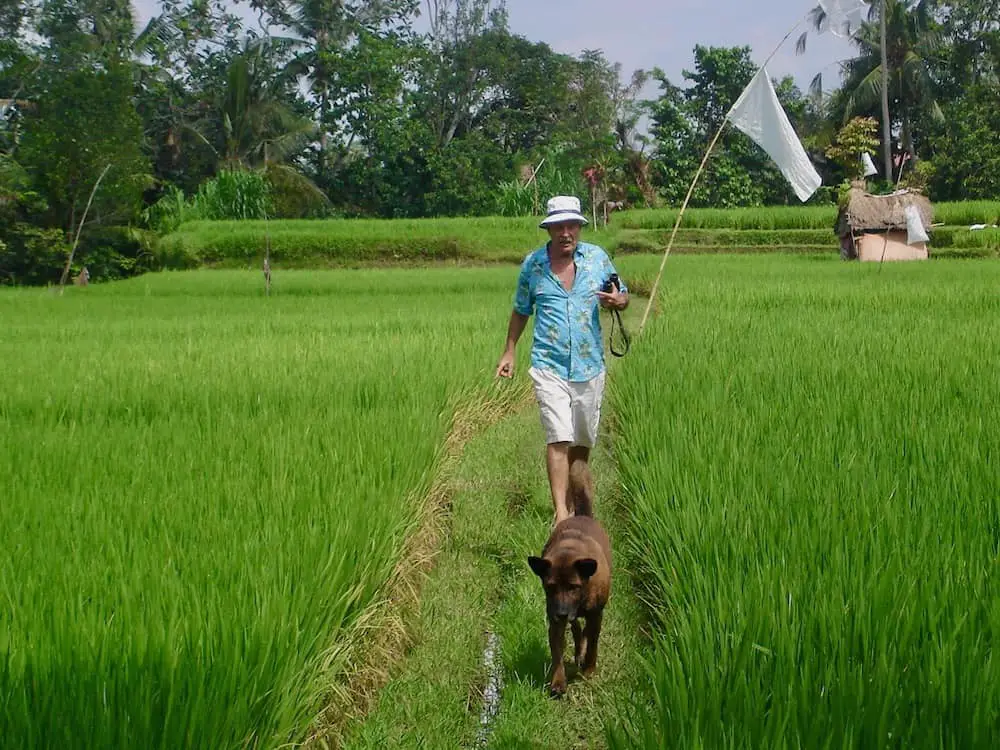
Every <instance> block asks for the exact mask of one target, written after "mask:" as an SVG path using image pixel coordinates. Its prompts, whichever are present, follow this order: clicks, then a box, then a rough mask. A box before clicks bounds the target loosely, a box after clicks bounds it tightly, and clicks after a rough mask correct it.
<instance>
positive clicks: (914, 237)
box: [903, 203, 930, 245]
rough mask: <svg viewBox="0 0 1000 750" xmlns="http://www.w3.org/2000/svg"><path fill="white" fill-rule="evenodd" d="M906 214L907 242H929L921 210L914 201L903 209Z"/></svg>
mask: <svg viewBox="0 0 1000 750" xmlns="http://www.w3.org/2000/svg"><path fill="white" fill-rule="evenodd" d="M903 214H904V215H905V216H906V244H907V245H913V244H915V243H917V242H927V241H929V240H930V237H928V236H927V230H926V229H924V222H923V221H922V220H921V219H920V212H919V211H918V210H917V207H916V206H914V205H913V204H912V203H910V204H909V205H907V206H906V208H904V209H903Z"/></svg>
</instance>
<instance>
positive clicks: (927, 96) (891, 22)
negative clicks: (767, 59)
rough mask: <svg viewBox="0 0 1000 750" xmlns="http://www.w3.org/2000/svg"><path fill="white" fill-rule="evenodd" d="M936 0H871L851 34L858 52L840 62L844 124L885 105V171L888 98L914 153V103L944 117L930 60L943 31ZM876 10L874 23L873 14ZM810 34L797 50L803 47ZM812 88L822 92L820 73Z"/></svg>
mask: <svg viewBox="0 0 1000 750" xmlns="http://www.w3.org/2000/svg"><path fill="white" fill-rule="evenodd" d="M933 4H934V3H933V0H917V2H915V3H914V2H912V0H877V2H876V1H875V0H873V2H872V3H871V7H870V11H869V16H868V22H866V23H863V24H862V25H861V27H860V28H859V29H858V31H857V33H856V34H853V35H852V39H853V41H854V43H855V44H856V45H857V47H858V51H859V54H858V55H857V56H856V57H854V58H851V59H849V60H846V61H844V62H843V63H842V64H841V70H842V74H843V79H844V84H843V91H844V92H845V93H846V96H844V97H843V99H842V101H841V104H840V109H841V110H842V116H843V121H844V122H845V123H846V122H847V121H848V120H849V119H850V118H851V117H852V116H854V115H856V114H858V113H859V112H860V111H863V110H869V111H871V110H874V109H875V107H876V106H877V104H878V103H880V104H881V110H882V112H881V114H882V117H881V120H882V152H883V162H884V164H885V175H886V177H887V178H888V177H891V175H892V136H891V133H892V118H891V113H890V101H891V100H893V101H895V103H896V106H897V108H898V111H899V115H898V116H899V120H900V122H901V125H902V140H903V147H904V149H906V150H907V152H909V153H910V154H911V155H912V153H913V143H912V128H911V119H912V114H913V112H914V109H915V107H919V106H924V107H926V108H927V110H928V111H929V112H930V114H931V116H932V117H933V118H935V119H940V118H941V117H942V114H941V109H940V107H939V106H938V104H937V101H936V99H935V96H934V84H933V80H932V77H931V74H930V60H931V58H932V56H933V55H934V53H935V52H936V50H937V49H939V47H940V45H941V36H940V34H939V33H938V31H937V29H936V28H935V25H934V20H933V18H932V15H931V11H932V6H933ZM876 10H877V12H878V25H877V27H876V24H875V21H874V18H873V16H874V14H875V13H876ZM810 21H811V24H812V26H813V28H814V29H815V30H817V31H819V30H821V29H822V28H824V26H825V24H826V21H827V19H826V14H825V11H824V10H823V8H822V7H821V6H817V7H816V8H814V9H813V10H812V11H811V13H810ZM805 42H806V34H803V35H802V37H800V38H799V41H798V44H797V45H796V49H797V51H798V52H799V53H801V52H802V51H804V49H805ZM811 89H812V90H813V92H814V93H819V92H820V91H821V89H822V78H821V76H817V77H816V78H814V79H813V82H812V85H811Z"/></svg>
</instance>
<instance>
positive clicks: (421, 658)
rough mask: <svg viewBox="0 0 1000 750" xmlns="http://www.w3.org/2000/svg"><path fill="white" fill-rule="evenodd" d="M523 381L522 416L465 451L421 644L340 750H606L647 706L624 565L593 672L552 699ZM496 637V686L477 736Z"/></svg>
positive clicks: (604, 455) (420, 627)
mask: <svg viewBox="0 0 1000 750" xmlns="http://www.w3.org/2000/svg"><path fill="white" fill-rule="evenodd" d="M636 308H637V309H639V310H641V306H636ZM633 325H634V324H633ZM612 377H613V374H612ZM517 378H518V380H516V381H515V384H513V385H509V386H508V387H515V388H516V387H520V388H523V389H525V395H526V397H527V400H526V406H525V408H523V409H522V410H520V411H519V412H518V413H516V414H515V415H513V416H511V417H509V418H507V419H505V420H504V421H502V422H500V423H497V424H495V425H493V426H492V427H490V428H488V429H486V430H485V431H483V432H482V433H480V434H479V435H478V436H476V437H475V438H473V439H472V440H471V441H470V442H469V443H468V444H467V446H466V449H465V452H464V454H463V456H462V458H461V461H460V463H459V464H458V467H457V470H456V472H455V475H454V477H453V480H452V492H453V500H452V506H451V514H450V519H449V521H450V534H449V536H448V539H447V541H446V542H445V546H444V548H443V549H442V551H441V553H440V556H439V557H438V561H437V565H436V567H435V570H434V571H433V573H432V574H431V576H430V577H429V579H428V581H427V582H426V584H425V585H424V589H423V592H422V594H421V609H420V612H419V615H418V617H417V620H416V621H415V622H413V623H412V624H411V625H412V628H413V637H414V645H413V647H412V649H411V650H410V652H409V653H408V655H407V658H406V660H405V662H404V663H403V664H401V665H400V668H399V670H398V673H397V676H396V677H395V679H393V680H392V681H391V682H390V683H389V684H388V685H387V686H386V687H385V688H384V689H383V690H382V692H381V694H380V696H379V700H378V704H377V706H376V707H375V709H374V710H373V711H372V713H371V714H370V715H369V716H368V718H367V720H366V721H364V722H363V723H361V724H359V725H355V726H353V727H351V728H349V729H348V731H347V733H346V735H347V736H346V739H345V741H344V743H343V744H344V746H345V747H349V748H357V749H360V748H382V747H406V748H458V747H462V748H505V749H506V748H525V749H527V748H533V749H534V748H538V749H541V748H553V749H554V748H559V749H560V750H564V749H565V748H599V747H604V746H605V743H604V724H605V722H607V721H613V720H614V718H615V717H616V716H618V715H620V713H621V711H622V710H623V709H624V707H625V706H627V705H629V704H632V703H634V702H636V701H638V700H641V698H638V697H637V696H636V695H635V693H636V692H637V691H638V690H639V673H640V669H639V663H638V654H639V644H638V637H639V636H638V632H639V624H638V623H639V619H638V618H639V615H638V606H637V604H636V602H635V600H634V599H633V598H632V597H631V594H630V590H629V581H628V580H627V573H626V571H625V570H624V568H623V565H622V560H621V557H620V556H619V557H616V558H615V560H614V565H615V574H614V575H615V578H614V583H613V588H612V594H611V601H610V603H609V606H608V610H607V612H606V616H605V620H604V628H603V631H602V639H601V653H600V658H599V662H598V674H597V675H596V676H595V677H594V678H593V679H591V680H588V681H583V680H573V681H571V683H570V689H569V692H568V694H567V695H566V697H565V698H563V699H560V700H556V699H552V698H549V697H548V686H547V680H548V670H549V666H550V656H549V649H548V642H547V635H546V632H547V631H546V623H545V603H544V596H543V593H542V589H541V586H540V584H539V583H538V580H537V578H536V577H535V576H534V574H533V573H532V572H531V570H530V569H529V568H528V565H527V557H528V555H530V554H538V553H539V551H540V550H541V548H542V546H543V545H544V543H545V540H546V538H547V535H548V532H549V524H550V521H551V518H552V508H551V500H550V498H549V493H548V482H547V479H546V476H545V465H544V436H543V433H542V429H541V425H540V423H539V420H538V414H537V407H536V406H535V404H534V401H533V398H532V397H531V396H530V392H529V391H528V390H527V382H526V381H527V378H526V374H525V372H524V371H523V368H522V370H521V371H520V372H519V373H518V375H517ZM608 449H609V437H608V436H607V435H606V434H605V435H604V436H602V441H601V443H600V444H599V445H598V448H597V449H596V450H595V455H594V457H593V459H592V465H593V471H594V475H595V480H596V484H597V501H596V515H597V516H598V518H599V519H600V520H601V522H602V523H604V524H605V526H606V527H607V528H608V531H609V534H610V535H611V539H612V545H614V543H615V539H616V537H617V535H618V530H619V528H620V527H619V525H618V524H617V514H616V511H615V503H616V502H617V499H618V498H617V496H616V489H615V488H616V487H617V480H616V475H615V473H614V472H615V469H614V464H613V461H612V460H611V457H610V455H609V453H608ZM490 634H492V635H493V636H495V638H496V639H497V643H498V651H499V653H498V654H497V656H496V664H497V665H498V666H499V677H500V680H501V683H502V684H501V690H500V700H499V704H498V705H497V706H496V713H495V715H494V716H493V717H492V720H491V721H489V722H488V723H489V725H488V726H487V727H483V726H482V722H481V715H482V710H483V705H484V692H485V687H486V685H487V682H488V680H489V675H488V674H487V673H486V669H485V668H484V647H485V646H486V644H487V640H488V638H489V636H490ZM567 637H568V638H570V637H571V636H570V634H569V633H567ZM570 674H571V675H572V674H573V672H570Z"/></svg>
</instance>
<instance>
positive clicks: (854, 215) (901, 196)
mask: <svg viewBox="0 0 1000 750" xmlns="http://www.w3.org/2000/svg"><path fill="white" fill-rule="evenodd" d="M911 204H912V205H914V206H916V207H917V211H918V212H919V213H920V220H921V221H922V222H923V225H924V226H925V227H930V225H931V223H932V222H933V220H934V207H933V206H932V205H931V202H930V201H929V200H928V199H927V197H926V196H925V195H922V194H921V193H918V192H916V191H914V190H899V191H897V192H895V193H892V194H890V195H872V194H871V193H869V192H867V191H866V190H865V189H864V183H863V182H862V183H860V184H859V183H858V182H855V183H854V184H853V185H852V186H851V192H850V197H849V198H848V201H847V206H846V207H844V208H843V209H841V212H840V217H839V220H838V222H837V235H838V236H841V237H842V236H844V235H845V234H848V233H850V232H852V231H853V232H885V231H887V230H891V229H898V230H902V231H904V232H905V231H906V214H905V213H904V211H905V210H906V207H907V206H908V205H911Z"/></svg>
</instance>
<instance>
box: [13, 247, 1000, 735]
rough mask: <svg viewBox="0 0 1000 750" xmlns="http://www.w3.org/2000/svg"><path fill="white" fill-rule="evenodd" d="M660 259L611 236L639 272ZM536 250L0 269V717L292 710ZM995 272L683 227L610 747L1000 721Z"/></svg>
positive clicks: (519, 658) (341, 666) (642, 452)
mask: <svg viewBox="0 0 1000 750" xmlns="http://www.w3.org/2000/svg"><path fill="white" fill-rule="evenodd" d="M585 239H586V237H585ZM658 265H659V258H658V257H656V256H645V257H639V256H623V257H622V258H620V260H619V262H618V266H619V270H620V271H621V272H622V274H623V276H624V277H625V278H626V280H628V281H629V282H630V283H632V284H633V287H634V288H636V289H639V288H648V286H649V284H650V283H651V281H652V277H653V274H655V272H656V269H657V267H658ZM515 279H516V269H514V268H513V267H511V266H507V267H494V268H465V269H444V268H438V269H423V270H408V271H407V270H399V269H396V270H389V269H382V270H375V269H369V270H354V271H349V270H339V271H323V272H319V271H308V272H306V271H280V272H279V273H276V277H275V281H276V286H275V291H274V294H273V296H272V297H271V298H269V299H268V298H264V296H263V294H262V289H261V287H262V283H261V278H260V274H259V273H256V272H254V273H247V272H235V271H199V272H185V273H164V274H156V275H149V276H145V277H141V278H137V279H132V280H130V281H127V282H120V283H116V284H109V285H94V286H91V287H89V288H87V289H69V290H67V292H66V294H65V295H64V296H63V297H58V296H56V295H54V294H52V293H50V292H48V291H44V290H37V289H35V290H0V319H2V320H3V321H4V323H5V327H4V335H3V337H2V338H0V354H2V357H3V361H4V363H5V370H4V371H5V374H6V375H7V378H6V381H5V387H4V388H3V389H0V483H2V484H0V493H2V496H3V502H2V503H0V738H2V739H0V745H2V746H4V747H6V746H10V747H17V748H42V747H65V748H70V747H129V748H133V747H144V748H145V747H149V748H176V747H212V748H223V747H247V746H250V747H261V748H264V747H267V748H276V747H281V746H286V745H288V744H294V743H297V742H299V741H301V740H302V739H304V738H305V737H306V736H307V734H308V733H309V731H310V727H311V726H312V725H313V724H314V722H315V720H316V718H317V716H318V715H319V714H320V712H321V710H322V709H323V707H324V705H325V704H326V702H327V700H328V698H329V697H330V694H331V691H333V690H336V689H337V688H338V686H339V687H340V688H341V689H342V688H343V685H342V680H341V678H342V675H343V673H344V671H345V670H346V669H349V668H350V666H351V664H350V660H351V659H352V658H354V652H353V651H352V650H351V646H352V644H353V645H357V640H358V625H359V622H360V621H361V619H362V618H363V616H364V613H365V612H366V610H367V609H368V608H369V607H370V606H371V605H372V604H373V603H374V602H376V601H378V600H379V598H380V597H381V596H382V595H384V587H385V584H386V582H387V581H388V580H389V579H390V577H391V575H392V571H393V569H394V566H395V565H396V564H397V563H398V561H399V557H400V554H401V551H402V549H403V546H404V544H405V542H406V540H407V539H408V538H409V536H410V535H411V534H412V533H413V530H414V528H415V525H416V524H417V522H418V519H419V515H420V500H421V498H423V497H424V495H425V494H426V491H427V489H428V488H429V486H430V483H431V479H432V477H433V476H434V473H435V471H436V469H437V467H438V466H439V464H440V457H441V446H442V442H443V440H444V438H445V435H446V433H447V431H448V429H449V426H450V419H451V416H452V414H453V413H454V410H455V409H456V407H457V406H458V405H459V404H463V403H468V402H469V401H470V400H473V399H481V398H484V397H495V396H496V394H497V391H496V390H495V386H494V385H493V382H492V375H493V367H494V364H495V360H496V357H497V355H498V353H499V349H500V346H501V345H502V341H503V335H504V330H505V325H506V320H507V316H508V314H509V309H510V301H511V296H512V292H513V284H514V281H515ZM998 283H1000V267H997V266H996V264H995V263H992V262H989V261H982V260H968V261H936V262H931V263H913V264H886V265H884V266H882V267H881V268H880V267H879V266H878V265H876V264H858V263H850V264H848V263H842V262H840V261H839V260H836V258H835V255H834V254H832V253H831V254H830V255H828V256H792V255H758V256H749V257H737V256H713V257H705V256H700V257H696V256H677V257H672V258H670V260H669V262H668V263H667V265H666V271H665V276H664V279H663V282H662V287H661V289H662V295H663V296H662V299H661V300H660V303H661V304H660V310H661V313H660V315H659V317H657V318H655V319H652V321H651V322H650V324H649V327H648V328H647V330H646V331H645V332H644V333H643V335H642V336H641V337H640V338H633V345H632V350H631V352H630V353H629V355H628V356H627V357H626V358H625V359H623V360H618V361H616V363H615V371H614V373H613V377H611V378H610V379H609V401H608V409H607V413H608V415H609V418H608V422H607V424H608V425H609V426H613V428H614V430H615V442H614V450H613V456H614V459H615V461H616V462H617V470H618V472H619V476H620V479H621V484H622V489H621V491H622V493H623V495H624V500H623V501H622V503H621V507H622V508H625V509H627V514H626V516H625V517H624V518H620V519H616V528H624V529H625V531H624V533H622V534H620V535H619V536H618V537H616V539H615V540H614V544H615V549H616V559H617V560H619V561H620V562H619V563H617V565H618V566H619V567H618V570H619V571H621V572H620V574H618V575H619V578H618V579H616V585H617V586H628V585H629V584H630V583H631V584H632V585H633V586H634V587H635V589H636V590H637V592H638V594H639V596H640V597H641V599H642V602H643V605H644V607H645V612H646V616H647V617H648V624H647V625H646V626H645V627H644V628H643V632H644V633H648V635H649V643H648V644H643V648H642V655H643V658H644V660H645V662H646V669H647V672H648V680H647V684H648V685H649V690H650V695H651V697H650V698H649V700H648V701H647V700H646V696H644V695H636V696H635V698H636V700H635V706H634V710H633V711H631V712H629V711H623V712H622V713H621V714H620V715H617V716H609V717H605V718H606V721H607V723H608V725H609V726H608V742H609V745H610V746H612V747H622V748H624V747H650V748H654V747H657V748H658V747H663V746H677V747H685V748H713V749H714V748H759V747H768V748H786V747H787V748H798V747H810V748H812V747H817V748H834V747H837V748H840V747H907V748H913V747H920V748H923V747H970V748H978V747H990V746H991V745H992V743H993V738H994V737H995V735H996V733H997V730H998V728H1000V727H998V721H1000V688H998V687H996V686H997V685H1000V665H998V662H997V661H994V659H993V650H992V646H993V642H992V638H993V635H994V628H997V627H1000V606H998V605H997V604H996V602H997V601H1000V597H998V596H997V593H998V591H997V587H996V585H995V584H994V581H993V571H994V569H995V568H996V565H997V562H998V556H1000V503H998V500H1000V473H998V472H997V471H996V469H995V466H994V464H995V463H996V462H997V461H998V460H1000V456H998V452H1000V405H998V400H997V394H998V393H1000V373H998V370H997V367H996V363H997V361H1000V337H998V336H997V334H996V332H995V329H996V325H995V321H996V319H997V317H998V313H1000V298H998V297H997V294H996V290H997V288H998ZM632 312H633V313H634V312H635V311H634V310H633V311H632ZM633 333H634V332H633ZM525 335H526V336H528V335H529V334H528V333H526V334H525ZM526 341H527V339H525V340H524V342H526ZM519 353H520V355H521V358H522V362H521V364H520V367H521V372H522V373H523V372H524V367H525V365H526V359H527V346H526V345H525V343H522V345H521V346H520V348H519ZM484 455H485V454H484ZM519 456H520V457H519ZM492 460H493V461H495V462H496V463H497V465H498V466H501V469H500V471H501V475H503V473H502V472H503V470H502V467H503V466H506V465H510V466H511V468H510V469H509V473H510V474H511V475H514V474H517V473H518V472H521V473H525V472H529V471H534V469H532V468H531V467H528V468H525V461H526V459H525V458H524V456H523V455H522V454H515V453H512V454H510V455H507V454H506V453H504V450H503V449H502V447H498V448H497V450H496V451H495V455H492ZM504 462H507V463H506V464H505V463H504ZM512 462H513V463H516V464H517V466H516V467H514V466H513V465H512ZM493 468H494V469H495V468H496V467H493ZM515 468H516V471H515V470H514V469H515ZM536 468H537V471H538V472H541V471H542V470H543V467H542V465H541V464H539V465H538V467H536ZM503 502H507V501H506V500H503ZM497 523H501V522H499V521H497ZM506 533H507V530H506V529H502V530H501V531H498V532H497V534H498V536H497V538H498V539H501V538H506V537H505V536H504V534H506ZM477 549H478V548H477ZM509 553H510V551H509V550H503V549H502V545H501V549H500V550H499V551H497V550H496V549H493V548H492V547H490V548H486V549H484V551H483V552H482V554H484V555H499V557H500V558H501V559H506V558H505V557H504V555H506V554H509ZM518 570H520V568H518ZM520 573H521V574H522V575H524V576H529V575H530V572H529V571H526V569H525V570H520ZM612 606H613V605H612ZM508 624H509V623H508ZM537 624H538V623H534V625H537ZM539 637H541V636H539ZM509 641H510V642H513V643H517V642H518V641H517V640H516V639H509ZM539 642H541V641H539ZM543 645H544V644H543ZM453 646H454V644H451V646H447V645H446V647H453ZM529 656H531V655H530V654H529V655H526V654H522V653H517V652H515V653H507V654H505V655H504V659H503V663H504V664H514V665H517V664H519V663H522V662H523V661H524V660H525V659H527V658H529ZM472 658H475V655H473V657H472ZM505 668H507V667H505ZM511 678H516V675H515V674H513V673H511V674H507V675H506V676H505V679H507V681H508V682H510V681H511ZM581 693H582V688H581ZM582 694H583V695H586V693H582ZM529 697H530V696H529ZM526 700H527V699H526ZM538 700H539V701H543V700H547V699H546V698H545V697H544V689H543V686H541V685H539V686H538ZM470 705H471V704H470ZM478 708H479V707H478V706H476V705H471V707H469V708H468V710H471V711H478ZM527 709H531V707H530V706H528V707H527ZM527 709H526V710H527ZM401 713H402V714H403V715H406V711H405V710H402V711H401ZM410 720H418V719H416V718H413V717H409V716H407V721H410ZM502 720H503V719H502V718H501V721H502ZM509 726H510V730H509V732H508V734H506V735H504V736H506V737H508V739H509V738H510V737H512V736H514V735H516V734H517V732H518V731H521V730H522V729H523V726H522V725H520V724H517V723H516V722H515V723H514V724H510V725H509ZM539 731H541V730H539ZM523 739H524V742H525V743H528V744H526V745H525V746H528V745H530V746H542V745H535V744H530V743H531V742H533V741H535V740H538V741H539V742H541V741H542V740H540V739H539V738H537V737H536V738H532V737H524V738H523ZM549 739H551V740H552V741H553V742H554V743H556V744H553V745H552V746H559V747H562V746H563V744H562V743H561V741H559V742H557V740H558V739H559V738H549ZM497 742H498V743H499V740H498V741H497ZM497 746H498V747H499V746H501V745H500V744H497ZM544 746H546V747H547V746H549V745H544Z"/></svg>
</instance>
